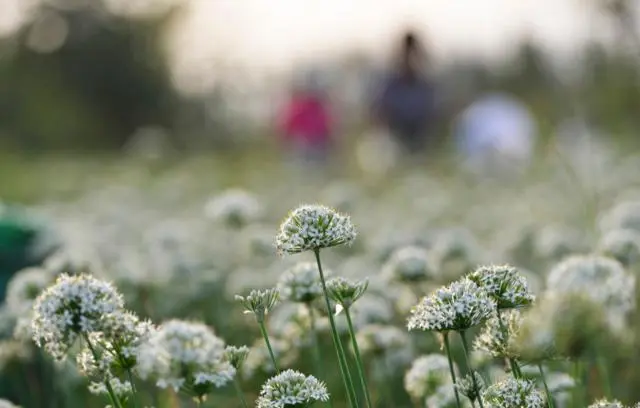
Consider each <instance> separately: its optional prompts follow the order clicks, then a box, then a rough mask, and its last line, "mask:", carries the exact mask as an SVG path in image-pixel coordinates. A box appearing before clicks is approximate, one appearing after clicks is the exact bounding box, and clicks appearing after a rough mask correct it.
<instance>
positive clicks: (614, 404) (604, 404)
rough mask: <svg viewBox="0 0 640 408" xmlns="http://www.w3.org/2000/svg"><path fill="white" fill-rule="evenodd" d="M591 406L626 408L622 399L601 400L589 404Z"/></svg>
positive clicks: (598, 407) (594, 407)
mask: <svg viewBox="0 0 640 408" xmlns="http://www.w3.org/2000/svg"><path fill="white" fill-rule="evenodd" d="M589 408H625V407H624V405H622V403H621V402H620V401H617V400H615V401H608V400H599V401H596V402H594V403H593V404H591V405H589Z"/></svg>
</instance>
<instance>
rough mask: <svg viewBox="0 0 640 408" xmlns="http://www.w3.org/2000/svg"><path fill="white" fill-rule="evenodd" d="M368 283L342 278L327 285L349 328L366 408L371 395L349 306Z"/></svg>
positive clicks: (363, 291) (369, 407)
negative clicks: (342, 311)
mask: <svg viewBox="0 0 640 408" xmlns="http://www.w3.org/2000/svg"><path fill="white" fill-rule="evenodd" d="M368 286H369V282H368V281H367V280H364V281H361V282H351V281H349V280H347V279H344V278H335V279H331V280H330V281H329V282H328V283H327V288H328V291H329V296H330V297H331V298H332V299H333V300H334V301H335V302H336V303H338V305H339V307H340V308H342V310H344V313H345V315H346V318H347V325H348V327H349V336H350V337H351V346H352V347H353V352H354V354H355V356H356V366H357V369H358V376H359V377H360V386H361V387H362V392H363V394H364V397H365V401H366V404H367V407H368V408H372V407H373V405H372V403H371V394H370V392H369V387H368V385H367V380H366V375H365V369H364V363H363V362H362V355H361V353H360V349H359V347H358V341H357V340H356V332H355V330H354V328H353V321H352V319H351V312H350V309H351V306H352V305H353V304H354V303H355V301H356V300H358V299H359V298H360V297H362V295H364V293H365V291H366V290H367V287H368Z"/></svg>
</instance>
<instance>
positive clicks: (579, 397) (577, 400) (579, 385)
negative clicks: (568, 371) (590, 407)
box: [572, 360, 587, 407]
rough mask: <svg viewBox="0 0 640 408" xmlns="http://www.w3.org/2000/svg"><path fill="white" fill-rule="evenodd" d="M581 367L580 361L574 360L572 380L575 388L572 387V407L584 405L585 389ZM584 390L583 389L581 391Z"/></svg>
mask: <svg viewBox="0 0 640 408" xmlns="http://www.w3.org/2000/svg"><path fill="white" fill-rule="evenodd" d="M583 371H584V370H583V366H582V363H581V362H580V360H576V361H575V362H574V363H573V380H574V381H575V383H576V386H575V387H573V401H572V403H573V404H572V405H573V406H574V407H582V406H585V404H584V400H585V399H584V396H585V394H586V392H587V391H586V387H585V381H584V373H583ZM583 388H584V389H583Z"/></svg>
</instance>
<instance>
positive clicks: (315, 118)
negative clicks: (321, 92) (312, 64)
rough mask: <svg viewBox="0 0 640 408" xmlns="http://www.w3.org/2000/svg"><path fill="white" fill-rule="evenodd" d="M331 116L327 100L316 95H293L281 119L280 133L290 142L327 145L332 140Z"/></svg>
mask: <svg viewBox="0 0 640 408" xmlns="http://www.w3.org/2000/svg"><path fill="white" fill-rule="evenodd" d="M331 121H332V120H331V114H330V113H329V106H328V104H327V102H326V101H325V100H323V99H322V98H321V97H319V96H316V95H314V94H304V93H300V94H297V95H293V96H292V98H291V100H290V101H289V103H288V104H287V105H286V106H285V107H284V110H283V111H282V113H281V116H280V118H279V125H280V131H281V132H282V135H283V137H284V139H285V140H286V141H288V142H295V143H299V144H303V145H317V144H326V143H328V142H329V141H330V139H331V130H332V129H331V127H332V123H331Z"/></svg>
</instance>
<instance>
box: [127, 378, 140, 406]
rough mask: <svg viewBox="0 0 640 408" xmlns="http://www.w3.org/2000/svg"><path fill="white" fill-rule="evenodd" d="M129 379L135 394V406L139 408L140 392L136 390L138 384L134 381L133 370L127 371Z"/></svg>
mask: <svg viewBox="0 0 640 408" xmlns="http://www.w3.org/2000/svg"><path fill="white" fill-rule="evenodd" d="M127 377H128V378H129V382H130V383H131V391H132V393H133V406H134V407H136V408H138V406H139V405H138V390H137V389H136V383H135V382H134V381H133V373H132V372H131V369H128V370H127Z"/></svg>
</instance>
